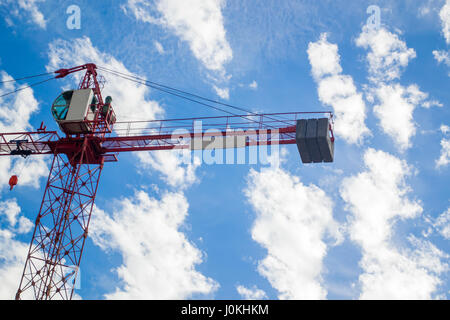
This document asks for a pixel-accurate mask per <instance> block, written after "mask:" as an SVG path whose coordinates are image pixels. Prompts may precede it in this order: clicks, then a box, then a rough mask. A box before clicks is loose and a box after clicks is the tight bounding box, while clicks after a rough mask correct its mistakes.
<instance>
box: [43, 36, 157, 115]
mask: <svg viewBox="0 0 450 320" xmlns="http://www.w3.org/2000/svg"><path fill="white" fill-rule="evenodd" d="M48 56H49V63H48V65H47V67H46V68H47V70H48V71H55V70H57V69H59V68H70V67H75V66H78V65H83V64H86V63H91V62H92V63H95V64H96V65H98V66H101V67H104V68H108V69H111V70H114V71H118V72H122V73H125V74H130V75H134V76H137V77H140V78H145V77H144V76H141V75H136V74H133V73H132V72H130V71H129V70H128V69H127V68H126V67H125V66H124V64H123V63H122V62H120V61H118V60H117V59H116V58H114V57H113V56H111V55H109V54H107V53H103V52H101V51H100V50H98V49H97V48H96V47H95V46H94V45H93V44H92V41H91V39H90V38H88V37H82V38H77V39H72V40H71V41H66V40H62V39H58V40H55V41H53V42H52V43H50V45H49V52H48ZM99 72H100V73H101V71H99ZM81 75H82V73H81V72H79V73H77V74H74V77H75V79H76V80H78V79H80V77H81ZM104 76H105V77H107V78H108V81H107V82H106V84H105V87H104V88H103V90H102V94H103V97H106V96H108V95H110V96H111V97H112V98H113V107H114V111H115V112H116V115H117V120H118V121H127V120H153V119H155V118H157V117H159V116H161V115H163V114H164V110H163V109H162V108H161V106H160V105H159V104H158V103H157V102H155V101H153V100H150V99H148V95H149V94H150V90H149V87H147V86H144V85H142V84H137V83H134V82H131V81H128V80H125V79H122V78H117V77H116V76H113V75H111V74H105V75H104ZM71 83H72V86H75V85H76V84H78V81H73V82H71Z"/></svg>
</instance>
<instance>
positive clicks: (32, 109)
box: [0, 71, 48, 190]
mask: <svg viewBox="0 0 450 320" xmlns="http://www.w3.org/2000/svg"><path fill="white" fill-rule="evenodd" d="M0 77H1V80H2V81H10V80H12V79H13V78H12V77H11V76H10V75H8V74H7V73H6V72H4V71H1V72H0ZM20 87H21V86H18V85H15V84H14V82H6V83H4V84H2V85H1V86H0V95H1V94H4V93H7V92H11V91H14V90H16V89H18V88H20ZM38 110H39V103H38V102H37V100H36V99H35V97H34V93H33V90H32V89H31V88H27V89H24V90H21V91H19V92H17V93H15V94H13V95H9V96H5V97H1V98H0V132H26V131H30V130H32V127H31V125H30V123H29V121H30V118H31V116H32V115H33V114H35V113H36V112H37V111H38ZM13 174H15V175H17V176H18V177H19V185H20V186H25V185H28V186H32V187H35V188H38V187H39V180H40V178H42V177H45V176H47V175H48V168H47V164H46V163H45V157H43V156H32V157H29V158H28V159H26V160H24V159H22V158H20V159H19V158H18V157H2V159H0V190H1V189H4V188H6V187H7V186H8V180H9V178H10V176H11V175H13Z"/></svg>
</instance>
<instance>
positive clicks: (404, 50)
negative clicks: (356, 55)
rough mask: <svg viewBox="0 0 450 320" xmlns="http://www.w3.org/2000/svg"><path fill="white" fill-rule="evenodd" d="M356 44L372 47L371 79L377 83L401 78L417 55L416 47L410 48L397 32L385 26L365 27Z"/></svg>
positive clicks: (370, 53)
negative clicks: (377, 27)
mask: <svg viewBox="0 0 450 320" xmlns="http://www.w3.org/2000/svg"><path fill="white" fill-rule="evenodd" d="M356 45H357V46H359V47H362V48H365V49H370V52H369V53H368V54H367V61H368V63H369V72H370V80H372V81H373V82H375V83H377V82H379V81H391V80H394V79H398V78H400V75H401V72H402V70H403V68H405V67H406V66H407V65H408V63H409V61H410V60H411V59H414V58H415V57H416V52H415V51H414V49H412V48H408V47H407V46H406V44H405V42H404V41H402V40H400V39H399V38H398V36H397V35H396V34H393V33H391V32H389V31H388V30H386V29H384V28H379V29H373V28H368V27H364V28H363V31H362V32H361V34H360V35H359V37H358V39H356Z"/></svg>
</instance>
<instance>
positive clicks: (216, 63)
mask: <svg viewBox="0 0 450 320" xmlns="http://www.w3.org/2000/svg"><path fill="white" fill-rule="evenodd" d="M223 5H224V2H223V1H222V0H212V1H201V0H188V1H182V2H180V1H176V0H158V1H156V3H155V5H152V3H151V2H149V1H146V0H128V3H127V5H126V6H125V7H124V8H125V10H127V9H130V11H131V12H132V13H133V14H134V16H135V18H136V19H137V20H141V21H144V22H149V23H155V24H159V25H162V26H164V27H166V28H168V29H170V30H171V31H173V32H174V33H175V34H176V35H177V36H178V37H180V38H181V39H182V40H184V41H186V42H187V43H188V44H189V47H190V48H191V51H192V53H193V54H194V56H195V57H196V58H197V59H198V60H200V61H201V62H202V63H203V65H204V66H205V67H206V68H207V69H209V70H212V71H218V72H224V65H225V64H226V63H227V62H229V61H230V60H231V58H232V56H233V54H232V50H231V48H230V45H229V44H228V41H227V40H226V31H225V27H224V23H223V16H222V7H223ZM154 13H155V14H156V13H157V14H159V16H158V17H155V16H154Z"/></svg>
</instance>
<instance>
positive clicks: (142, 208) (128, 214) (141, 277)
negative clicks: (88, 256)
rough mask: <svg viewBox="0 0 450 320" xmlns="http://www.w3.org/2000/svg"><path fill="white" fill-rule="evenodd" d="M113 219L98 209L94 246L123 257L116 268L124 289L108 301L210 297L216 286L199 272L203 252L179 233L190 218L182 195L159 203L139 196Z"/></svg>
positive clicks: (119, 205) (118, 208)
mask: <svg viewBox="0 0 450 320" xmlns="http://www.w3.org/2000/svg"><path fill="white" fill-rule="evenodd" d="M115 208H116V209H114V210H113V212H112V214H111V215H108V214H107V213H105V212H104V211H102V210H100V209H98V208H96V209H95V212H94V214H93V218H92V219H93V221H92V224H91V226H92V228H91V230H92V238H93V240H94V243H96V244H97V245H99V246H100V247H101V248H102V249H104V250H114V251H117V252H119V253H120V254H121V255H122V258H123V264H122V265H121V266H120V267H118V268H117V269H116V272H117V274H118V276H119V278H120V279H121V280H122V281H123V287H120V288H119V287H117V288H116V290H115V291H114V292H111V293H108V294H106V298H108V299H187V298H190V297H192V296H193V295H208V294H212V293H213V292H214V291H215V290H216V289H217V288H218V284H217V283H216V282H215V281H214V280H213V279H211V278H208V277H206V276H204V275H203V274H201V273H200V272H198V271H197V270H195V266H196V265H198V264H200V263H201V262H202V261H203V258H204V255H203V254H202V252H201V251H200V250H199V249H198V248H197V247H196V246H195V245H194V244H193V243H192V242H190V241H189V240H188V239H187V238H186V236H185V235H184V234H183V233H182V232H180V230H179V229H180V228H181V227H182V226H183V225H184V223H185V218H186V216H187V214H188V203H187V201H186V199H185V197H184V196H183V194H182V193H165V194H164V195H163V196H162V197H161V199H155V198H151V197H150V196H149V195H148V194H147V193H145V192H143V191H139V192H137V193H136V195H135V197H133V198H125V199H122V200H120V201H117V203H116V205H115Z"/></svg>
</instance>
